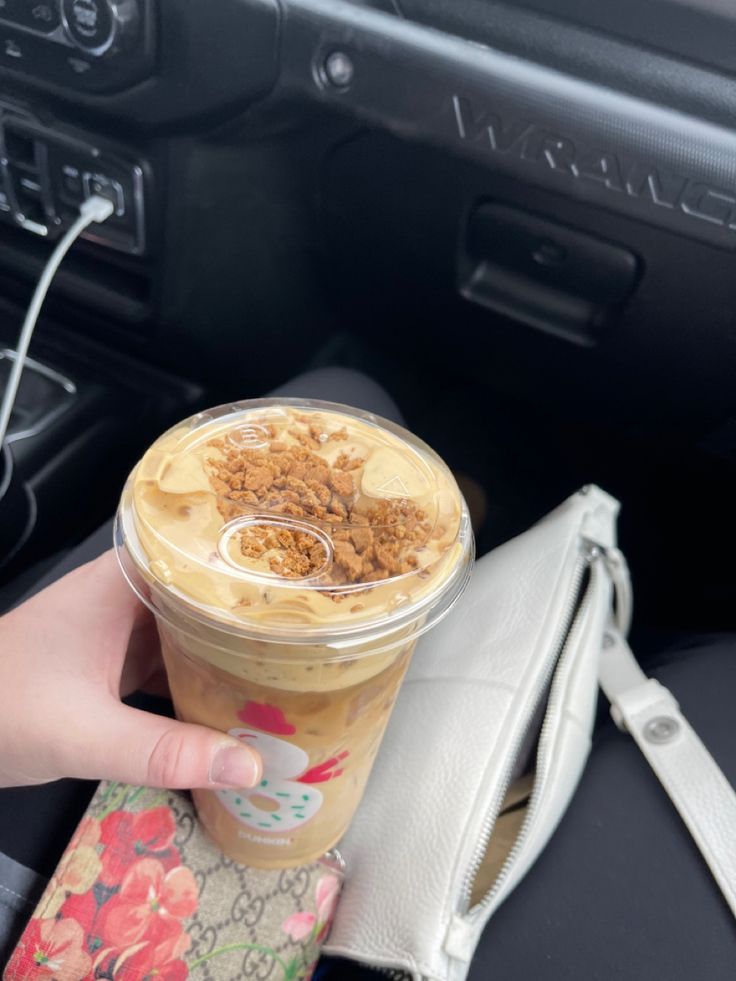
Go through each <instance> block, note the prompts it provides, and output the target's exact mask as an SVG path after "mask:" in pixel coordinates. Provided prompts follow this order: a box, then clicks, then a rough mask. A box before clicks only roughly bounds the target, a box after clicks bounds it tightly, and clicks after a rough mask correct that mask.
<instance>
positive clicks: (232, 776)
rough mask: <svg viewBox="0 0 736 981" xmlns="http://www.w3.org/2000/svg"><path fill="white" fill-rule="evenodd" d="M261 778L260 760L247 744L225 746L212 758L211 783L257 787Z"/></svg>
mask: <svg viewBox="0 0 736 981" xmlns="http://www.w3.org/2000/svg"><path fill="white" fill-rule="evenodd" d="M260 779H261V763H260V760H259V759H258V758H257V757H256V756H254V754H253V753H251V751H250V750H249V749H246V748H245V746H230V745H228V746H223V747H222V748H221V749H218V750H217V752H216V753H215V755H214V757H213V758H212V765H211V766H210V783H217V784H227V786H229V787H255V785H256V784H257V783H258V781H259V780H260Z"/></svg>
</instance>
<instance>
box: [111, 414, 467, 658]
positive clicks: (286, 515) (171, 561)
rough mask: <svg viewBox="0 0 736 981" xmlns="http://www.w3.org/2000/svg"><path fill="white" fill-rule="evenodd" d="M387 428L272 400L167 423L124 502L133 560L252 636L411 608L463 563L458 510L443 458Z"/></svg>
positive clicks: (302, 635)
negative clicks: (169, 427) (171, 424)
mask: <svg viewBox="0 0 736 981" xmlns="http://www.w3.org/2000/svg"><path fill="white" fill-rule="evenodd" d="M390 425H391V424H383V423H382V422H381V424H379V423H378V421H376V422H374V421H373V420H372V417H369V416H366V415H361V416H357V415H352V414H350V413H349V412H342V411H340V409H339V407H330V406H327V405H320V407H319V408H312V407H310V406H306V405H303V404H295V405H291V404H288V402H283V401H282V402H279V403H276V404H273V403H268V402H264V403H262V404H258V405H256V407H252V408H245V409H237V408H236V411H234V412H223V410H214V411H213V412H212V413H206V414H203V415H201V416H200V417H194V420H190V421H189V422H187V423H184V424H182V425H180V426H178V427H175V428H174V429H172V430H170V431H169V432H168V433H165V434H164V435H163V436H162V437H161V438H160V439H159V440H157V441H156V442H155V443H154V444H153V446H152V447H151V448H150V449H149V450H148V452H147V453H146V454H145V456H144V457H143V459H142V460H141V462H140V463H139V465H138V466H137V468H136V469H135V471H134V472H133V474H132V476H131V481H130V483H129V488H128V492H127V493H128V496H129V507H128V508H125V497H124V510H123V512H122V522H123V525H124V532H125V535H126V540H127V543H128V547H129V549H131V550H132V551H133V552H134V554H135V559H136V564H137V565H138V566H139V568H140V567H143V568H144V569H145V573H146V578H147V579H149V580H150V581H152V582H153V583H155V584H157V585H159V586H160V587H162V588H163V589H164V590H165V591H166V593H167V594H169V595H170V596H176V597H178V598H179V599H181V600H182V601H184V602H185V603H186V604H187V606H190V607H194V608H195V609H197V610H198V611H199V612H200V613H201V614H203V615H204V616H205V617H206V618H207V619H208V620H214V621H215V622H218V623H220V624H222V625H223V626H224V625H226V624H227V625H228V626H229V627H231V628H234V629H235V630H237V631H238V632H240V631H243V632H244V633H245V634H246V635H248V636H251V637H252V638H253V639H257V638H258V637H259V636H264V637H268V638H269V639H271V640H276V639H280V640H283V641H284V642H287V643H288V642H289V641H290V640H293V641H296V642H297V643H304V642H307V643H309V641H310V639H313V640H314V641H318V639H319V636H320V635H323V634H324V633H325V632H328V633H329V635H330V637H333V636H334V635H335V631H337V632H338V633H343V632H345V633H346V634H353V633H354V632H356V631H357V632H358V633H361V632H363V630H368V632H370V630H371V627H372V626H377V627H378V628H379V629H383V628H385V627H388V625H389V623H394V622H396V623H397V625H399V624H400V622H401V621H402V620H404V619H405V617H406V614H409V613H410V611H411V616H412V617H414V618H415V617H416V612H417V610H420V609H421V608H422V607H424V606H425V605H430V604H431V601H432V599H433V597H434V596H435V595H436V594H437V592H438V590H441V589H444V588H445V587H446V584H447V580H448V578H449V579H452V577H453V574H456V573H457V570H458V569H459V567H462V566H463V565H465V564H466V563H464V562H463V559H464V558H465V557H466V555H467V552H468V537H469V535H468V531H467V512H466V509H465V505H464V502H463V499H462V496H461V495H460V493H459V491H458V488H457V485H456V484H455V481H454V478H453V477H452V474H451V473H450V471H449V470H448V469H447V467H446V466H445V465H444V463H442V461H441V460H440V459H439V458H438V457H437V456H436V454H434V453H433V452H432V451H431V450H430V449H429V448H428V447H426V446H425V445H424V444H422V443H420V442H419V441H418V440H415V439H414V438H413V437H409V434H404V431H403V430H400V429H398V427H391V428H388V427H389V426H390ZM404 435H405V436H407V437H409V439H411V442H409V441H408V439H406V438H404ZM136 553H137V554H136Z"/></svg>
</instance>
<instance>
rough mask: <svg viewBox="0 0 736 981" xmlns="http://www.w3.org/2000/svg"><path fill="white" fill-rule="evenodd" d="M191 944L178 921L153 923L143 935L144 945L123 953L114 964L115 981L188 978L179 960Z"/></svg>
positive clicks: (157, 980)
mask: <svg viewBox="0 0 736 981" xmlns="http://www.w3.org/2000/svg"><path fill="white" fill-rule="evenodd" d="M190 943H191V940H190V938H189V935H188V934H187V933H185V932H184V930H183V929H182V927H181V923H180V922H179V921H178V920H173V919H167V920H165V919H162V918H161V917H159V918H158V919H157V920H155V921H154V922H153V923H152V924H151V926H150V929H149V931H148V933H147V934H146V942H145V943H141V944H137V945H135V946H134V947H132V948H130V949H131V950H132V951H133V953H132V954H131V953H128V952H126V951H123V953H122V954H121V955H120V956H119V957H118V959H117V961H116V962H115V971H114V974H115V977H116V978H127V979H130V981H149V979H150V981H154V979H156V981H181V979H183V978H186V977H187V976H188V974H189V969H188V968H187V966H186V964H185V963H184V961H183V960H182V957H183V956H184V954H185V953H186V952H187V950H189V946H190Z"/></svg>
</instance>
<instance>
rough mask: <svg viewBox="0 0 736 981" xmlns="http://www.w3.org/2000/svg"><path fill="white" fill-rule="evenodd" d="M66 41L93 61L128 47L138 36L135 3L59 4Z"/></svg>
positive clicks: (69, 0) (80, 0)
mask: <svg viewBox="0 0 736 981" xmlns="http://www.w3.org/2000/svg"><path fill="white" fill-rule="evenodd" d="M61 19H62V21H63V23H64V30H65V32H66V34H67V37H68V38H69V39H70V40H71V41H73V42H74V44H75V45H76V46H77V47H78V48H80V49H81V50H82V51H85V52H86V53H87V54H90V55H93V56H95V57H100V56H101V55H104V54H107V53H108V52H110V51H113V50H119V49H120V48H123V47H126V46H128V45H129V44H131V43H132V42H133V41H134V40H135V38H136V36H137V34H138V24H139V20H140V9H139V3H138V0H61Z"/></svg>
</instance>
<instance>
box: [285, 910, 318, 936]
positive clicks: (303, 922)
mask: <svg viewBox="0 0 736 981" xmlns="http://www.w3.org/2000/svg"><path fill="white" fill-rule="evenodd" d="M316 922H317V917H316V916H315V915H314V913H292V914H291V916H287V917H286V919H285V920H284V922H283V923H282V924H281V929H282V930H283V931H284V933H287V934H288V935H289V939H290V940H293V941H294V943H298V942H299V941H300V940H304V938H305V937H308V936H309V934H310V933H311V932H312V930H313V928H314V924H315V923H316Z"/></svg>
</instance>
